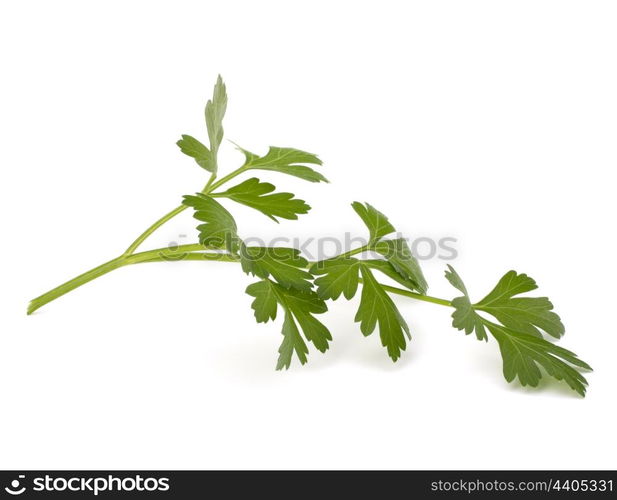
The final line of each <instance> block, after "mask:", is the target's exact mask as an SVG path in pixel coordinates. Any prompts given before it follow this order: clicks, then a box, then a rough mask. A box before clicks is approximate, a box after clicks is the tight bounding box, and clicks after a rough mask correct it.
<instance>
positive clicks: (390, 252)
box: [351, 201, 428, 294]
mask: <svg viewBox="0 0 617 500" xmlns="http://www.w3.org/2000/svg"><path fill="white" fill-rule="evenodd" d="M351 206H352V207H353V209H354V210H355V212H356V213H357V214H358V215H359V216H360V218H361V219H362V221H363V222H364V224H365V225H366V227H367V228H368V230H369V235H370V236H369V243H368V245H367V248H368V249H369V250H373V251H375V252H377V253H379V254H381V255H383V256H384V257H385V258H386V260H387V261H388V262H389V263H390V264H391V265H392V267H393V268H394V269H395V271H396V272H397V273H399V275H400V276H401V277H402V278H403V279H404V280H405V282H406V283H409V282H412V283H414V286H413V288H412V290H417V291H418V292H420V293H421V294H426V291H427V289H428V284H427V282H426V279H425V278H424V274H423V273H422V269H421V268H420V264H418V261H417V259H416V258H415V257H414V256H413V253H412V252H411V249H410V248H409V245H408V244H407V242H406V241H405V240H404V239H403V238H397V239H394V240H383V239H382V238H383V237H384V236H387V235H389V234H391V233H393V232H394V231H396V229H394V226H393V225H392V224H391V223H390V221H389V220H388V218H387V217H386V216H385V215H384V214H382V213H381V212H380V211H379V210H377V209H376V208H375V207H373V206H372V205H370V204H369V203H364V204H362V203H360V202H358V201H354V202H353V203H352V204H351ZM405 286H407V285H405Z"/></svg>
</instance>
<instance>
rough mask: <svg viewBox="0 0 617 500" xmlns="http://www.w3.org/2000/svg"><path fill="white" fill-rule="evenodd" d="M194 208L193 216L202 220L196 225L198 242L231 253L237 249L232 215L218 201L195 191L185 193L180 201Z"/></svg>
mask: <svg viewBox="0 0 617 500" xmlns="http://www.w3.org/2000/svg"><path fill="white" fill-rule="evenodd" d="M182 203H183V204H184V205H186V206H187V207H192V208H194V209H195V213H194V214H193V217H194V218H195V219H197V220H198V221H202V222H204V224H200V225H199V226H197V230H198V231H199V242H200V243H201V244H202V245H204V246H206V247H208V248H225V249H227V251H229V252H231V253H236V252H237V250H238V242H239V238H238V227H237V226H236V221H235V220H234V218H233V216H232V215H231V214H230V213H229V212H228V211H227V210H226V209H225V207H223V205H221V204H220V203H219V202H218V201H216V200H214V199H213V198H211V197H210V196H207V195H205V194H202V193H197V194H196V195H195V196H192V195H186V196H184V199H183V201H182Z"/></svg>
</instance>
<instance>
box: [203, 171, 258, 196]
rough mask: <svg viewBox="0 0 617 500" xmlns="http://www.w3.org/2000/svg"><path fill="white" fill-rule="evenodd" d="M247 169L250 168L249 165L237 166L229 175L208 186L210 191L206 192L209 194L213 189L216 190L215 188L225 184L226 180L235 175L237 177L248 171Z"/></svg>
mask: <svg viewBox="0 0 617 500" xmlns="http://www.w3.org/2000/svg"><path fill="white" fill-rule="evenodd" d="M247 170H249V167H246V166H242V167H240V168H237V169H236V170H234V171H233V172H230V173H228V174H227V175H225V176H223V177H221V178H220V179H219V180H218V181H216V182H215V183H213V184H211V185H210V187H209V188H208V191H207V192H206V194H209V193H211V192H212V191H214V190H215V189H218V188H220V187H221V186H222V185H223V184H225V183H226V182H228V181H230V180H231V179H233V178H234V177H237V176H238V175H240V174H242V173H244V172H246V171H247Z"/></svg>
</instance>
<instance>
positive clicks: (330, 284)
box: [311, 257, 387, 300]
mask: <svg viewBox="0 0 617 500" xmlns="http://www.w3.org/2000/svg"><path fill="white" fill-rule="evenodd" d="M386 264H387V262H386ZM359 272H360V261H359V260H358V259H354V258H353V257H334V258H332V259H327V260H322V261H320V262H316V263H315V264H313V265H312V266H311V273H312V274H314V275H322V276H320V277H319V278H316V279H315V285H317V295H319V297H321V298H322V299H325V300H327V299H332V300H336V299H338V298H339V297H340V295H341V294H343V295H344V296H345V298H346V299H347V300H350V299H351V298H353V296H354V295H355V294H356V290H357V289H358V283H359V278H360V276H359Z"/></svg>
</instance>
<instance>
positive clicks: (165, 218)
mask: <svg viewBox="0 0 617 500" xmlns="http://www.w3.org/2000/svg"><path fill="white" fill-rule="evenodd" d="M187 208H188V207H187V206H186V205H180V206H179V207H176V208H174V209H173V210H172V211H171V212H169V213H167V214H165V215H163V217H161V218H160V219H159V220H157V221H156V222H155V223H154V224H152V225H151V226H150V227H149V228H148V229H146V230H145V231H144V232H143V233H141V234H140V235H139V236H138V237H137V239H136V240H135V241H134V242H133V243H131V245H130V246H129V247H128V248H127V249H126V250H125V251H124V253H123V254H122V257H128V256H129V255H132V254H133V253H134V252H135V250H137V247H139V245H141V244H142V243H143V242H144V240H145V239H146V238H147V237H148V236H150V235H151V234H152V233H153V232H154V231H156V230H157V229H158V228H159V227H161V226H162V225H163V224H165V223H166V222H167V221H169V220H170V219H173V218H174V217H175V216H176V215H178V214H179V213H181V212H184V211H185V210H186V209H187Z"/></svg>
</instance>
